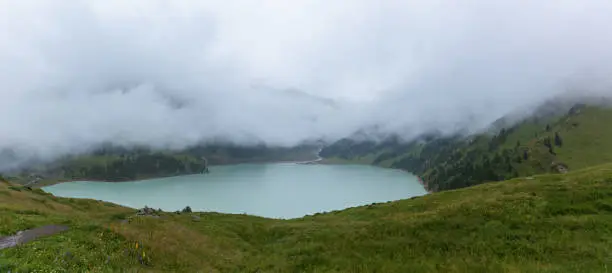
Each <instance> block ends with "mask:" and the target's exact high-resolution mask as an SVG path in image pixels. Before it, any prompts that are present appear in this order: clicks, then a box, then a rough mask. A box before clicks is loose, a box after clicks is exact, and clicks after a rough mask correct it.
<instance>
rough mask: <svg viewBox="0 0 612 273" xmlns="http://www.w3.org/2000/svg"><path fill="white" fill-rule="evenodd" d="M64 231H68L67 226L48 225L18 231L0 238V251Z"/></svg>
mask: <svg viewBox="0 0 612 273" xmlns="http://www.w3.org/2000/svg"><path fill="white" fill-rule="evenodd" d="M66 230H68V227H67V226H58V225H48V226H42V227H37V228H34V229H28V230H24V231H19V232H17V234H15V235H13V236H6V237H0V249H5V248H10V247H15V246H17V245H20V244H25V243H27V242H30V241H33V240H36V239H37V238H40V237H44V236H49V235H53V234H57V233H60V232H62V231H66Z"/></svg>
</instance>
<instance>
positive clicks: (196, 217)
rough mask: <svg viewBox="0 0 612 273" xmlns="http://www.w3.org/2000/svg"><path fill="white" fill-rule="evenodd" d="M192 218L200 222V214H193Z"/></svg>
mask: <svg viewBox="0 0 612 273" xmlns="http://www.w3.org/2000/svg"><path fill="white" fill-rule="evenodd" d="M191 220H193V221H194V222H200V216H197V215H194V216H191Z"/></svg>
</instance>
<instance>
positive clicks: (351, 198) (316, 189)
mask: <svg viewBox="0 0 612 273" xmlns="http://www.w3.org/2000/svg"><path fill="white" fill-rule="evenodd" d="M44 190H45V191H48V192H50V193H52V194H54V195H56V196H62V197H77V198H92V199H98V200H104V201H109V202H113V203H117V204H121V205H125V206H129V207H134V208H141V207H144V206H145V205H147V206H149V207H153V208H161V209H162V210H164V211H175V210H180V209H182V208H184V207H185V206H190V207H191V208H192V210H194V211H215V212H224V213H246V214H251V215H258V216H263V217H270V218H296V217H302V216H304V215H309V214H314V213H317V212H326V211H332V210H339V209H344V208H349V207H355V206H361V205H366V204H371V203H377V202H386V201H394V200H399V199H405V198H409V197H413V196H420V195H424V194H426V193H427V191H426V190H425V189H424V188H423V186H421V185H420V184H419V183H418V180H417V177H416V176H414V175H411V174H409V173H406V172H403V171H400V170H393V169H385V168H379V167H374V166H364V165H319V164H311V165H308V164H294V163H278V164H240V165H228V166H213V167H211V168H210V173H209V174H201V175H200V174H198V175H186V176H178V177H169V178H159V179H150V180H142V181H133V182H120V183H107V182H86V181H82V182H70V183H62V184H57V185H53V186H49V187H45V188H44Z"/></svg>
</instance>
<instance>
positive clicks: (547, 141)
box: [322, 104, 612, 191]
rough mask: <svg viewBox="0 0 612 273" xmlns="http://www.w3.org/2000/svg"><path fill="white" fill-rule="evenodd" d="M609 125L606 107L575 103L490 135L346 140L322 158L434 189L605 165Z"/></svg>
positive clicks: (611, 152)
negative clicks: (405, 176) (394, 171)
mask: <svg viewBox="0 0 612 273" xmlns="http://www.w3.org/2000/svg"><path fill="white" fill-rule="evenodd" d="M611 123H612V109H610V108H602V107H594V106H590V107H587V106H585V105H580V104H578V105H575V106H574V107H572V108H571V109H569V111H567V112H566V113H564V114H556V115H548V116H544V117H537V118H535V117H533V118H528V119H525V120H523V121H522V122H519V123H517V124H514V125H512V126H510V127H508V128H502V129H500V130H499V132H497V133H496V134H488V133H483V134H479V135H472V136H467V137H466V136H428V137H423V138H420V139H417V140H414V141H412V142H409V143H401V142H398V141H385V142H381V143H373V142H366V143H364V142H355V141H351V140H348V139H346V140H343V141H339V142H337V143H335V144H333V145H331V146H329V147H327V148H326V149H324V150H323V152H322V155H323V156H324V157H326V158H327V160H328V162H339V161H340V162H353V163H362V164H363V163H366V164H374V165H381V166H385V167H393V168H400V169H404V170H407V171H410V172H413V173H415V174H417V175H419V176H421V177H422V178H423V180H424V181H425V182H426V183H427V185H428V188H429V189H430V190H433V191H440V190H447V189H456V188H462V187H466V186H471V185H476V184H480V183H483V182H486V181H501V180H505V179H510V178H515V177H521V176H529V175H534V174H541V173H556V172H565V171H566V170H568V169H569V170H574V169H580V168H584V167H587V166H593V165H597V164H603V163H606V162H611V161H612V128H609V127H608V126H607V124H611Z"/></svg>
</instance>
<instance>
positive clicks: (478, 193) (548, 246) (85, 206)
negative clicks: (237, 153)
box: [0, 164, 612, 272]
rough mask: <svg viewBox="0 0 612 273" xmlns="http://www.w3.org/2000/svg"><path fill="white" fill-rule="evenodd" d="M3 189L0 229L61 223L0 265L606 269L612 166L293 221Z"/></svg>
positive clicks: (611, 257) (611, 232)
mask: <svg viewBox="0 0 612 273" xmlns="http://www.w3.org/2000/svg"><path fill="white" fill-rule="evenodd" d="M8 187H17V186H14V185H7V184H2V183H0V191H2V192H9V194H8V195H5V194H0V235H9V234H13V233H15V232H17V231H18V230H23V229H27V228H32V227H36V226H41V225H46V224H63V225H68V226H69V227H70V230H69V231H67V232H64V233H61V234H57V235H54V236H50V237H46V238H42V239H39V240H36V241H34V242H31V243H28V244H26V245H23V246H20V247H17V248H12V249H5V250H0V265H1V267H0V272H4V271H7V270H8V269H12V270H13V272H15V270H17V272H28V271H32V272H34V271H36V272H85V271H88V272H117V271H121V272H126V271H127V272H607V271H608V270H609V269H608V268H612V254H611V253H612V164H608V165H601V166H598V167H593V168H589V169H583V170H579V171H573V172H570V173H568V174H565V175H560V174H559V175H541V176H535V177H533V178H531V179H527V178H520V179H513V180H509V181H504V182H498V183H488V184H483V185H479V186H475V187H470V188H464V189H460V190H454V191H444V192H439V193H434V194H430V195H427V196H423V197H418V198H412V199H409V200H401V201H396V202H388V203H381V204H373V205H369V206H363V207H358V208H351V209H347V210H342V211H335V212H330V213H325V214H318V215H314V216H306V217H303V218H300V219H293V220H274V219H266V218H260V217H255V216H247V215H231V214H219V213H192V214H181V215H177V214H173V213H162V216H161V217H160V218H151V217H135V216H133V215H134V214H135V211H134V210H133V209H130V208H125V207H122V206H119V205H114V204H111V203H106V202H101V201H95V200H87V199H70V198H58V197H54V196H52V195H47V194H42V193H41V192H37V191H30V190H28V189H26V188H20V190H19V191H14V190H8ZM152 205H154V204H152ZM193 215H198V216H199V217H200V220H199V221H197V222H196V221H194V220H193V219H192V217H193ZM122 219H127V221H122Z"/></svg>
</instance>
